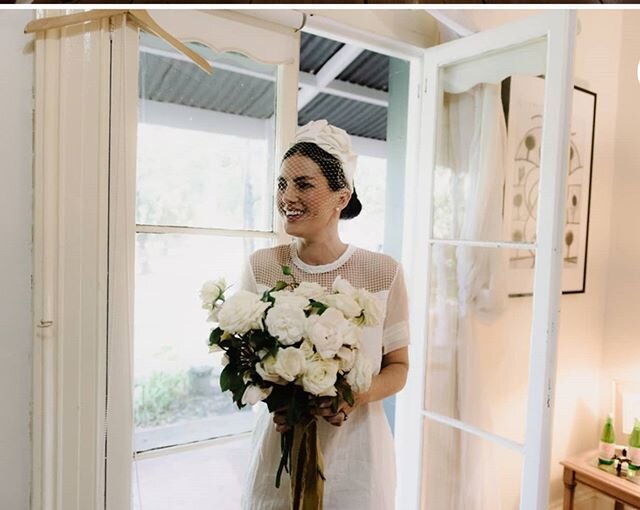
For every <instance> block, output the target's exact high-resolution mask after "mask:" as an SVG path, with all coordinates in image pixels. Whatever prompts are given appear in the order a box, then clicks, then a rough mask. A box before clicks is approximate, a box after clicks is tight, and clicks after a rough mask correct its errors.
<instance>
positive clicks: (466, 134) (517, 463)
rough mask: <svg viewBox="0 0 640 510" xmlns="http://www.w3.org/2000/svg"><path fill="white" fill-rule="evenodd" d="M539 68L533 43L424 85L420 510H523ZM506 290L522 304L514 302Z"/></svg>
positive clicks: (540, 57)
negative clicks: (433, 103) (431, 128)
mask: <svg viewBox="0 0 640 510" xmlns="http://www.w3.org/2000/svg"><path fill="white" fill-rule="evenodd" d="M546 63H547V41H546V38H538V39H534V40H530V41H527V42H525V43H521V44H519V45H512V46H509V47H506V48H503V49H500V50H491V51H487V52H485V53H481V54H479V55H476V56H474V57H472V58H467V59H463V60H458V61H456V62H455V63H453V64H447V65H443V66H441V67H439V68H438V71H437V77H436V78H435V81H436V82H437V83H436V84H433V85H437V87H438V92H437V97H438V103H437V109H438V118H437V120H438V122H437V125H436V137H435V140H437V142H436V146H435V147H436V151H435V166H434V173H433V183H432V184H433V185H432V193H433V194H432V197H431V199H432V201H431V203H432V225H431V232H430V240H429V248H428V250H429V253H430V256H429V260H430V267H429V272H428V273H429V281H430V285H429V288H430V292H429V296H428V331H427V349H426V351H427V352H426V356H427V357H426V359H427V363H426V367H425V369H426V373H425V375H426V377H425V392H424V396H425V399H424V410H423V415H424V450H423V481H422V482H423V495H422V507H423V508H425V509H429V510H432V509H433V510H437V509H440V508H447V509H452V510H458V509H460V510H461V509H463V508H464V509H469V508H471V509H477V510H484V509H487V510H488V509H494V508H515V507H517V506H518V504H519V501H520V490H521V487H520V484H521V479H522V477H523V466H524V457H523V453H524V444H525V439H526V436H527V425H528V423H527V420H528V418H529V416H528V415H527V412H528V410H529V409H530V408H529V407H528V401H529V390H530V385H531V384H538V383H540V381H539V380H533V379H532V377H533V376H532V374H531V370H530V366H529V362H530V358H531V352H532V351H533V349H532V345H534V344H532V343H531V342H532V340H531V338H532V324H533V319H532V318H533V306H532V305H533V300H532V299H531V297H530V296H531V295H532V294H533V288H534V270H535V263H534V262H535V254H536V248H537V238H536V236H537V233H538V232H539V229H538V225H537V223H536V220H537V218H538V211H539V207H540V203H541V201H540V200H539V199H538V198H539V189H538V188H539V178H540V168H541V161H542V157H541V155H542V154H543V151H544V148H543V147H542V144H543V142H542V140H543V136H542V130H543V121H544V118H543V114H544V112H545V107H544V105H545V94H544V91H545V87H544V85H545V74H546ZM547 228H549V227H547ZM509 281H512V282H513V281H518V283H519V288H520V289H522V292H519V293H518V294H519V295H526V296H527V297H515V296H514V295H510V293H509V289H510V288H512V287H510V286H509V285H508V282H509ZM538 377H540V376H539V375H538Z"/></svg>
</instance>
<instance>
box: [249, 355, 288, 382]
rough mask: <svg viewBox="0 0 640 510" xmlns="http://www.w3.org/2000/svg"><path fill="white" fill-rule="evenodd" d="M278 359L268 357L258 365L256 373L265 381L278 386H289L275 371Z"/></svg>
mask: <svg viewBox="0 0 640 510" xmlns="http://www.w3.org/2000/svg"><path fill="white" fill-rule="evenodd" d="M275 364H276V358H274V357H273V356H268V357H266V358H265V359H263V360H262V361H259V362H258V363H256V372H258V375H259V376H260V377H262V379H263V380H264V381H269V382H272V383H276V384H287V381H285V380H284V379H283V378H282V377H280V376H279V375H278V372H276V369H275Z"/></svg>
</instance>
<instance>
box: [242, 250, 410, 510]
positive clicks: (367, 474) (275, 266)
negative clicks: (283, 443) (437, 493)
mask: <svg viewBox="0 0 640 510" xmlns="http://www.w3.org/2000/svg"><path fill="white" fill-rule="evenodd" d="M283 265H285V266H289V267H290V268H291V270H292V272H293V274H294V276H295V278H296V280H297V281H298V282H302V281H309V282H315V283H319V284H320V285H322V286H323V287H327V288H330V287H331V284H332V283H333V281H334V280H335V278H336V277H337V276H338V275H340V276H341V277H342V278H344V279H346V280H348V281H349V282H350V283H351V284H352V285H353V286H354V287H356V288H365V289H367V290H368V291H370V292H372V293H373V294H374V295H375V296H376V297H377V298H378V299H379V302H380V305H381V308H382V310H383V311H384V317H385V319H384V321H383V323H382V324H380V325H379V326H376V327H371V328H366V329H365V331H364V338H363V346H362V349H363V353H364V354H365V355H366V356H367V357H368V358H369V361H370V362H371V364H372V366H373V368H374V374H377V373H378V372H379V371H380V363H381V361H382V356H383V354H386V353H388V352H391V351H393V350H396V349H399V348H401V347H405V346H407V345H408V343H409V328H408V319H407V309H408V306H407V293H406V289H405V284H404V278H403V273H402V269H401V267H400V265H399V264H398V263H397V262H396V261H395V260H393V259H392V258H391V257H389V256H387V255H383V254H379V253H374V252H370V251H367V250H363V249H360V248H356V247H354V246H349V247H348V248H347V250H346V251H345V252H344V253H343V254H342V255H341V256H340V257H339V258H338V259H337V260H336V261H334V262H332V263H330V264H325V265H322V266H313V265H308V264H305V263H304V262H303V261H302V260H300V259H299V258H298V256H297V254H296V250H295V244H291V245H283V246H277V247H274V248H269V249H265V250H259V251H257V252H255V253H254V254H253V255H252V256H251V258H250V264H249V266H250V267H248V268H247V271H246V275H245V277H244V281H243V287H244V288H246V289H247V290H251V291H253V292H264V291H265V290H266V289H268V288H271V287H273V285H274V284H275V282H276V281H278V280H285V281H287V280H288V277H286V276H284V275H283V274H282V269H281V266H283ZM258 406H259V410H258V419H257V423H256V427H255V430H254V433H253V440H252V457H251V461H250V464H249V468H248V473H247V477H246V480H245V484H244V488H243V494H242V508H243V510H288V508H289V477H288V475H287V474H286V472H285V473H283V475H282V483H281V485H280V488H279V489H277V488H276V487H275V478H276V470H277V467H278V464H279V462H280V433H279V432H277V431H276V430H275V428H274V425H273V422H272V417H271V414H270V413H269V411H268V410H267V406H266V405H265V404H263V403H259V404H258ZM318 434H319V437H320V447H321V448H322V453H323V455H324V461H325V464H324V465H325V469H324V474H325V477H326V481H325V488H324V507H323V508H324V509H325V510H391V509H393V508H394V499H395V485H396V471H395V454H394V448H393V437H392V435H391V430H390V428H389V424H388V422H387V418H386V416H385V413H384V409H383V406H382V401H377V402H372V403H370V404H368V405H366V406H363V407H358V408H356V409H355V410H354V411H353V412H352V413H351V415H350V416H349V420H348V421H347V422H345V423H344V424H343V425H342V426H341V427H336V426H333V425H331V424H329V423H327V422H326V421H325V420H323V419H319V420H318Z"/></svg>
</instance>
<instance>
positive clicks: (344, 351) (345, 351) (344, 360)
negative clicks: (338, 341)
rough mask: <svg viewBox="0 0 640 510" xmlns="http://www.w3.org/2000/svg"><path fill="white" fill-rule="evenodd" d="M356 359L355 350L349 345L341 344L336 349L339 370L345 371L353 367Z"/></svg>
mask: <svg viewBox="0 0 640 510" xmlns="http://www.w3.org/2000/svg"><path fill="white" fill-rule="evenodd" d="M355 361H356V351H354V350H353V349H350V348H349V347H345V346H342V347H340V349H338V363H339V365H340V372H342V373H345V372H348V371H349V370H351V369H352V368H353V365H354V363H355Z"/></svg>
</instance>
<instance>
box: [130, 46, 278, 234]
mask: <svg viewBox="0 0 640 510" xmlns="http://www.w3.org/2000/svg"><path fill="white" fill-rule="evenodd" d="M140 44H141V54H140V90H139V95H140V109H139V124H138V168H137V207H136V222H137V223H139V224H149V225H182V226H195V227H211V228H228V229H243V228H246V229H251V230H263V231H270V230H272V208H273V172H274V170H273V169H274V166H273V165H274V144H273V140H274V138H275V87H276V81H275V80H276V70H277V66H275V65H266V64H258V63H256V62H252V61H251V60H250V59H249V58H247V57H244V56H242V55H239V54H230V53H225V54H218V53H216V52H214V51H212V50H210V49H208V48H204V47H202V46H197V47H195V49H196V50H197V51H198V52H199V53H201V54H202V55H203V56H205V57H206V58H207V59H208V60H209V61H210V62H211V63H212V65H213V68H214V72H213V74H212V75H211V76H209V75H207V74H206V73H205V72H204V71H202V70H200V69H199V68H198V67H196V66H195V65H194V64H192V63H191V62H187V61H185V60H184V59H183V58H182V57H181V55H180V54H178V53H176V52H175V50H173V49H172V48H170V47H168V46H166V45H164V43H162V42H161V41H159V40H158V39H157V38H154V37H149V36H146V35H145V36H144V37H142V38H141V42H140Z"/></svg>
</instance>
